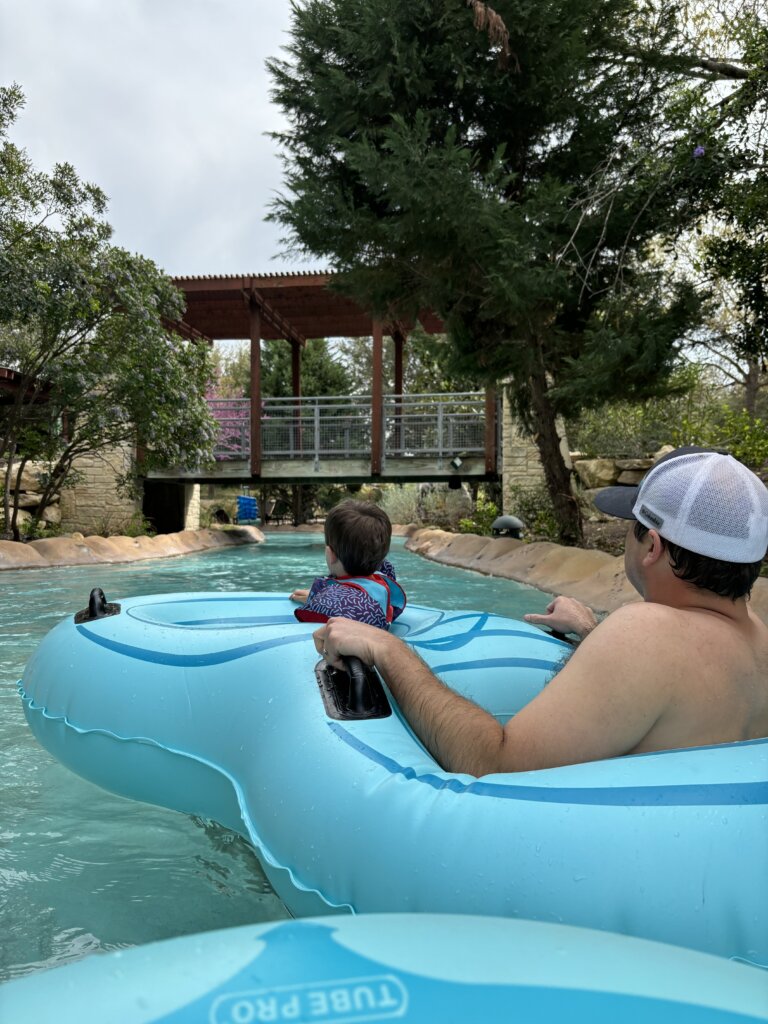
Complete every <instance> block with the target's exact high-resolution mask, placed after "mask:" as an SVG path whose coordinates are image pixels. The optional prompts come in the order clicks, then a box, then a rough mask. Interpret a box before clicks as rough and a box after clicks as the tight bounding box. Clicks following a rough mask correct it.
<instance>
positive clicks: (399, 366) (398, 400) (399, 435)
mask: <svg viewBox="0 0 768 1024" xmlns="http://www.w3.org/2000/svg"><path fill="white" fill-rule="evenodd" d="M392 340H393V341H394V343H395V444H394V446H395V451H396V452H397V453H398V454H400V449H401V448H402V445H403V425H402V414H403V346H404V345H405V332H404V331H403V330H402V328H400V327H395V328H394V329H393V331H392Z"/></svg>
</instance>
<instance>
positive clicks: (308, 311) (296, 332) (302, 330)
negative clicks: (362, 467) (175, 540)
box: [174, 272, 496, 478]
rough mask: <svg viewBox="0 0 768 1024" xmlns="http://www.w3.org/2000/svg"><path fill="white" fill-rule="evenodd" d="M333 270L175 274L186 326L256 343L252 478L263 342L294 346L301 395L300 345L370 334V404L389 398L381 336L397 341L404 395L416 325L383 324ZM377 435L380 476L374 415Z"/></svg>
mask: <svg viewBox="0 0 768 1024" xmlns="http://www.w3.org/2000/svg"><path fill="white" fill-rule="evenodd" d="M333 277H334V275H333V274H331V273H327V272H324V273H277V274H262V275H259V276H256V275H236V274H227V275H223V276H203V277H176V278H174V283H175V284H176V286H177V287H178V288H180V289H181V290H182V291H183V292H184V294H185V296H186V300H187V311H186V313H185V315H184V321H183V324H181V325H180V327H181V329H182V331H185V330H186V331H187V333H191V334H194V335H198V336H199V335H203V336H204V337H206V338H209V339H211V340H224V339H227V340H229V339H233V340H234V339H240V340H248V341H250V352H251V424H250V428H251V475H252V476H253V477H256V478H258V477H260V476H261V415H260V413H261V342H262V341H271V340H275V339H284V340H285V341H287V342H288V343H289V344H290V345H291V352H292V360H291V378H292V380H291V384H292V390H293V394H294V395H295V396H296V397H300V396H301V372H300V371H301V350H302V348H303V347H304V345H305V344H306V339H307V338H339V337H352V338H356V337H357V338H359V337H369V336H370V337H371V338H372V339H373V379H372V381H371V406H372V409H373V410H374V412H375V411H376V410H380V409H381V407H382V402H383V347H384V346H383V339H384V335H385V334H388V335H389V336H390V337H391V338H392V339H393V341H394V345H395V366H394V376H395V394H397V395H401V394H402V392H403V347H404V344H405V338H406V335H407V333H408V330H409V329H410V327H411V325H410V324H403V323H394V324H384V323H382V321H380V320H377V319H376V318H375V317H373V316H371V314H370V313H368V312H366V311H365V310H364V309H362V308H361V307H360V306H359V305H357V304H356V303H355V302H353V301H352V300H351V299H348V298H346V297H345V296H343V295H340V294H339V293H338V292H335V291H333V290H331V289H330V288H329V285H330V284H331V282H332V280H333ZM419 321H420V322H421V324H422V325H423V327H424V329H425V330H426V331H428V332H429V333H431V334H438V333H440V332H441V331H442V330H443V329H444V327H443V323H442V321H441V320H440V318H439V317H437V316H436V315H435V314H434V313H432V312H430V311H429V310H424V311H423V312H421V313H420V314H419ZM372 424H373V429H372V438H371V448H372V450H371V474H372V475H373V476H376V475H378V474H380V473H381V466H382V450H383V438H382V431H381V417H380V416H377V415H374V416H373V420H372ZM495 438H496V431H495V396H494V394H493V391H492V390H489V392H488V395H487V398H486V470H487V472H490V473H492V472H494V470H495V462H496V452H495Z"/></svg>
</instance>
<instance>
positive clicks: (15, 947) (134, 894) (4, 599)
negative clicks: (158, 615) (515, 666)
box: [0, 534, 549, 982]
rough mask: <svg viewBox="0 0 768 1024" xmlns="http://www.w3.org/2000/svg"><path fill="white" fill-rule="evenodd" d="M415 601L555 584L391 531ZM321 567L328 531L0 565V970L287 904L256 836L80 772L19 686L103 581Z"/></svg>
mask: <svg viewBox="0 0 768 1024" xmlns="http://www.w3.org/2000/svg"><path fill="white" fill-rule="evenodd" d="M393 561H394V562H395V564H396V567H397V570H398V575H399V578H400V579H401V580H402V582H403V584H404V586H405V588H406V591H407V593H408V597H409V599H410V600H412V601H414V602H416V603H419V604H426V605H434V606H437V607H440V608H445V609H461V608H471V609H476V610H480V611H496V612H499V613H500V614H503V615H509V616H512V617H519V616H521V615H522V614H523V613H524V612H526V611H541V610H543V609H544V607H545V606H546V604H547V602H548V600H549V597H548V595H546V594H543V593H541V592H540V591H537V590H533V589H532V588H530V587H526V586H523V585H522V584H517V583H514V582H512V581H510V580H503V579H496V578H489V577H486V576H481V575H478V574H476V573H470V572H466V571H464V570H461V569H451V568H446V567H444V566H440V565H437V564H435V563H432V562H428V561H426V560H424V559H422V558H419V557H418V556H416V555H412V554H410V553H409V552H407V551H405V550H404V548H403V547H402V541H398V540H395V541H394V543H393ZM322 571H324V560H323V541H322V537H320V536H319V535H312V534H271V535H270V536H269V539H268V543H267V544H264V545H252V546H248V547H244V548H236V549H234V550H232V549H228V550H224V551H221V550H218V551H212V552H207V553H205V554H200V555H190V556H186V557H184V558H174V559H163V560H159V561H144V562H134V563H130V564H127V565H105V566H99V567H94V566H88V567H68V568H63V569H32V570H18V571H8V572H3V573H0V808H1V810H0V982H1V981H5V980H8V979H10V978H17V977H21V976H22V975H25V974H29V973H31V972H33V971H37V970H42V969H46V968H49V967H54V966H57V965H60V964H63V963H67V962H70V961H73V960H76V959H78V958H80V957H82V956H85V955H86V954H88V953H91V952H95V951H98V950H114V949H122V948H126V947H129V946H133V945H137V944H140V943H146V942H152V941H155V940H158V939H165V938H170V937H172V936H176V935H185V934H189V933H193V932H198V931H208V930H211V929H215V928H225V927H230V926H234V925H240V924H246V923H259V922H263V921H270V920H277V919H280V918H284V917H287V916H288V915H287V912H286V910H285V908H284V907H283V905H282V904H281V902H280V901H279V900H278V898H277V897H276V896H275V894H274V893H273V892H272V890H271V888H270V886H269V884H268V882H267V881H266V879H265V877H264V875H263V873H262V871H261V869H260V867H259V865H258V863H257V861H256V858H255V856H254V855H253V854H252V852H251V850H250V847H249V846H248V844H247V843H246V842H245V841H244V840H242V839H240V838H239V837H237V836H235V835H234V834H233V833H231V832H229V831H227V830H226V829H223V828H221V827H219V826H218V825H212V824H210V823H208V822H203V821H200V820H196V819H192V818H189V817H186V816H184V815H181V814H175V813H174V812H172V811H167V810H164V809H162V808H159V807H151V806H148V805H146V804H138V803H134V802H132V801H130V800H125V799H122V798H120V797H117V796H113V795H111V794H110V793H106V792H104V791H102V790H100V789H99V788H97V787H96V786H93V785H91V784H90V783H88V782H85V781H84V780H82V779H80V778H78V777H77V776H76V775H73V774H72V773H71V772H69V771H68V770H67V769H65V768H63V767H62V766H61V765H60V764H59V763H58V762H57V761H54V760H53V759H52V758H51V757H50V755H49V754H47V753H46V751H44V750H43V749H42V748H40V747H39V746H38V744H37V743H36V742H35V740H34V738H33V736H32V734H31V732H30V731H29V728H28V727H27V724H26V721H25V719H24V715H23V712H22V707H21V702H20V701H19V698H18V694H17V691H16V682H17V680H18V679H19V678H20V676H21V674H22V671H23V668H24V664H25V662H26V660H27V658H28V657H29V656H30V654H31V653H32V651H33V650H34V648H35V646H36V645H37V643H38V642H39V641H40V639H41V638H42V637H43V636H44V634H45V633H46V632H47V631H48V630H49V629H50V628H51V627H52V626H54V625H55V624H56V623H57V622H58V621H59V620H60V619H62V618H64V617H65V616H67V615H71V614H73V613H74V612H75V611H77V610H78V609H79V608H82V607H83V606H84V605H85V604H87V598H88V594H89V592H90V590H91V588H92V587H94V586H100V587H102V589H103V590H104V591H105V593H106V595H107V597H108V598H109V599H111V600H116V599H119V598H121V597H131V596H134V595H139V594H153V593H154V594H157V593H171V592H180V591H188V590H204V589H205V590H213V591H234V590H268V591H276V592H283V593H284V592H288V591H290V590H291V589H292V588H293V587H294V586H300V585H303V586H308V585H309V583H310V582H311V579H312V578H313V577H314V576H315V575H318V574H320V573H321V572H322Z"/></svg>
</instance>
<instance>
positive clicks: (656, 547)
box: [643, 530, 666, 566]
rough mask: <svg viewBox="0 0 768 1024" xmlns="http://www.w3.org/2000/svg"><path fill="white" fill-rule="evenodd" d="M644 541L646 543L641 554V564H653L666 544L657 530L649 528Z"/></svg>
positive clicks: (663, 550)
mask: <svg viewBox="0 0 768 1024" xmlns="http://www.w3.org/2000/svg"><path fill="white" fill-rule="evenodd" d="M645 542H646V544H647V545H648V547H647V549H646V552H645V554H644V555H643V565H648V566H650V565H655V563H656V562H658V560H659V559H660V558H661V556H662V555H663V554H664V552H665V550H666V545H665V543H664V541H663V540H662V538H661V536H660V535H659V532H658V530H649V531H648V533H647V534H646V535H645Z"/></svg>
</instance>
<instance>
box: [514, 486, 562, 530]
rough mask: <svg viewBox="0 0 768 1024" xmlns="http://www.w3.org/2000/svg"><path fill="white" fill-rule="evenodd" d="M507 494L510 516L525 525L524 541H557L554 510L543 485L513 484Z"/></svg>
mask: <svg viewBox="0 0 768 1024" xmlns="http://www.w3.org/2000/svg"><path fill="white" fill-rule="evenodd" d="M507 494H508V507H509V512H510V514H511V515H515V516H517V517H518V519H522V521H523V522H524V523H525V539H526V540H552V541H557V540H558V538H559V536H560V534H559V531H558V528H557V519H556V518H555V510H554V507H553V505H552V499H551V498H550V497H549V492H548V491H547V488H546V485H545V484H544V483H540V484H528V485H524V484H513V485H512V486H511V487H510V488H509V490H508V492H507Z"/></svg>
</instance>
